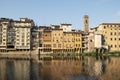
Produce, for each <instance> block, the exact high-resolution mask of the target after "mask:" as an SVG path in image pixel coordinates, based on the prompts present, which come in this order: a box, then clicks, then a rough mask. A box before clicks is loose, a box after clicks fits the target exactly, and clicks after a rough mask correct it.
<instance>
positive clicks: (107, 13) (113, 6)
mask: <svg viewBox="0 0 120 80" xmlns="http://www.w3.org/2000/svg"><path fill="white" fill-rule="evenodd" d="M84 15H88V16H89V27H90V28H91V27H96V26H98V25H99V24H101V23H106V22H109V23H110V22H112V23H113V22H115V23H116V22H117V23H118V22H120V0H0V17H5V18H12V19H15V20H18V19H19V18H21V17H22V18H23V17H25V18H26V17H27V18H30V19H33V20H34V21H35V23H36V24H37V25H38V26H43V25H44V26H49V25H51V24H61V23H68V24H72V26H73V29H81V30H83V16H84Z"/></svg>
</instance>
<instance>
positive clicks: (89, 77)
mask: <svg viewBox="0 0 120 80" xmlns="http://www.w3.org/2000/svg"><path fill="white" fill-rule="evenodd" d="M0 80H120V57H81V58H80V59H79V60H69V59H68V60H50V61H47V60H41V61H39V62H36V61H33V60H7V59H0Z"/></svg>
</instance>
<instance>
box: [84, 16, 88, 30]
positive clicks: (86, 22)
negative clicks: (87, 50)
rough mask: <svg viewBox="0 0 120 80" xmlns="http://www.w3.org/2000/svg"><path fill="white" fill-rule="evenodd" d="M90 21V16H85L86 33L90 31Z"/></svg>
mask: <svg viewBox="0 0 120 80" xmlns="http://www.w3.org/2000/svg"><path fill="white" fill-rule="evenodd" d="M88 19H89V16H88V15H85V16H84V32H88V31H89V23H88Z"/></svg>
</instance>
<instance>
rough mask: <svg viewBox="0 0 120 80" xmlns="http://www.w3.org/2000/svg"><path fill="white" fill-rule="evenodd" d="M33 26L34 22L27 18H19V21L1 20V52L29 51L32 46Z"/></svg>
mask: <svg viewBox="0 0 120 80" xmlns="http://www.w3.org/2000/svg"><path fill="white" fill-rule="evenodd" d="M34 26H35V25H34V21H33V20H31V19H28V18H20V20H19V21H17V20H12V19H8V18H1V19H0V31H1V32H0V33H1V34H0V35H1V40H0V43H1V44H0V49H1V51H10V50H30V49H31V44H32V42H31V38H32V36H31V32H32V31H31V29H32V28H33V27H34Z"/></svg>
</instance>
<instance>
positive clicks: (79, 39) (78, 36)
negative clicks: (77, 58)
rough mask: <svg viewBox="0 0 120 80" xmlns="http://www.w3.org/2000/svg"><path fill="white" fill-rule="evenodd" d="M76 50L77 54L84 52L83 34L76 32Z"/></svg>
mask: <svg viewBox="0 0 120 80" xmlns="http://www.w3.org/2000/svg"><path fill="white" fill-rule="evenodd" d="M74 48H75V49H74V50H75V52H78V53H80V52H82V32H81V31H78V32H74Z"/></svg>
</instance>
